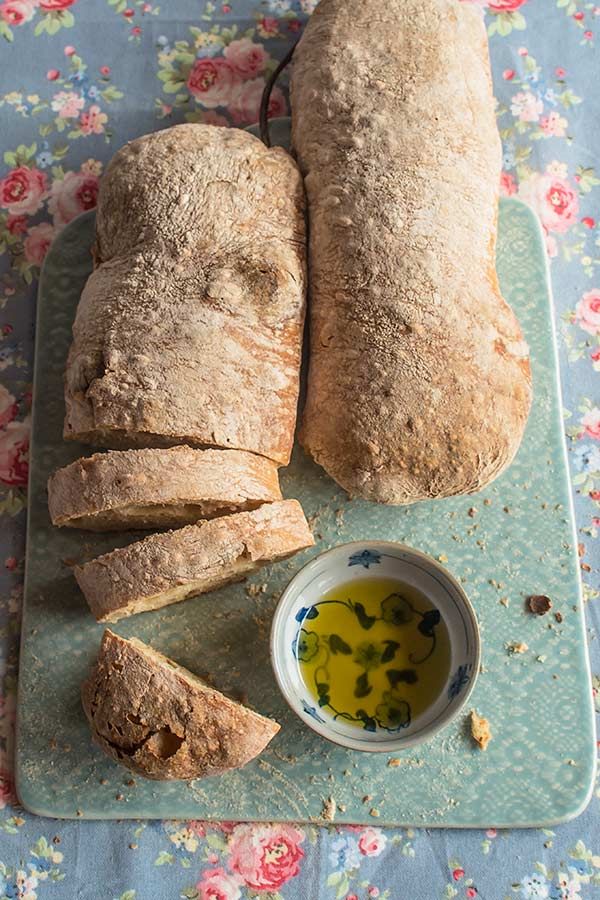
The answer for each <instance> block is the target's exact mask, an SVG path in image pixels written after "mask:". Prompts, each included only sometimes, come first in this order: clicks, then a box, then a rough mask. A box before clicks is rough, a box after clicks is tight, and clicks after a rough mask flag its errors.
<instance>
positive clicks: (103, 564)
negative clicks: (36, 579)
mask: <svg viewBox="0 0 600 900" xmlns="http://www.w3.org/2000/svg"><path fill="white" fill-rule="evenodd" d="M313 544H314V539H313V537H312V535H311V533H310V529H309V527H308V523H307V521H306V518H305V516H304V513H303V511H302V507H301V506H300V504H299V503H298V501H297V500H281V501H276V502H275V503H270V504H265V505H264V506H261V507H259V508H258V509H256V510H252V511H250V512H243V513H235V514H233V515H230V516H225V517H223V518H219V519H210V520H209V521H203V522H199V523H198V524H196V525H188V526H186V527H185V528H180V529H178V530H176V531H168V532H165V533H163V534H153V535H150V537H147V538H145V539H144V540H142V541H138V542H136V543H134V544H129V546H127V547H123V548H120V549H117V550H113V551H112V552H111V553H107V554H105V555H104V556H99V557H98V558H97V559H93V560H91V561H90V562H87V563H85V564H84V565H82V566H76V567H75V569H74V573H75V577H76V579H77V582H78V584H79V586H80V588H81V590H82V591H83V594H84V595H85V598H86V600H87V602H88V604H89V607H90V609H91V611H92V613H93V614H94V616H95V617H96V619H97V621H99V622H116V621H117V620H118V619H121V618H123V617H125V616H130V615H133V614H134V613H138V612H144V611H147V610H152V609H160V608H161V607H163V606H168V605H170V604H172V603H178V602H180V601H182V600H187V599H188V598H189V597H193V596H196V595H197V594H203V593H206V592H207V591H212V590H215V589H216V588H219V587H222V586H224V585H226V584H229V583H231V582H233V581H239V580H241V579H243V578H245V577H246V576H247V575H249V574H251V573H252V572H254V571H256V570H257V569H259V568H261V567H262V566H265V565H267V564H269V563H271V562H275V561H276V560H279V559H284V558H285V557H287V556H291V555H292V554H294V553H296V552H298V551H299V550H304V549H306V548H307V547H312V546H313Z"/></svg>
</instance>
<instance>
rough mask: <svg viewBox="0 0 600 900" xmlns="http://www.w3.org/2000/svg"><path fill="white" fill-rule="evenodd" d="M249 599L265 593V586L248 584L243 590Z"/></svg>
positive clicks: (264, 584)
mask: <svg viewBox="0 0 600 900" xmlns="http://www.w3.org/2000/svg"><path fill="white" fill-rule="evenodd" d="M244 590H245V591H246V593H247V594H248V596H249V597H258V595H259V594H266V593H267V584H266V582H265V583H263V584H248V585H246V587H245V588H244Z"/></svg>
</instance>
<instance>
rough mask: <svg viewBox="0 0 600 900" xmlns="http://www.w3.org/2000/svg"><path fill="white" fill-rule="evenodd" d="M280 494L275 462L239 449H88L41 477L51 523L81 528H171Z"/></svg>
mask: <svg viewBox="0 0 600 900" xmlns="http://www.w3.org/2000/svg"><path fill="white" fill-rule="evenodd" d="M280 499H281V491H280V489H279V479H278V477H277V465H276V463H274V462H272V461H271V460H268V459H264V458H262V457H259V456H255V455H254V454H253V453H246V452H244V451H242V450H194V449H192V448H191V447H186V446H182V447H172V448H170V449H165V450H115V451H109V452H108V453H94V455H93V456H90V457H83V458H82V459H78V460H77V461H76V462H73V463H71V465H69V466H65V468H64V469H59V470H58V471H57V472H55V473H54V474H53V475H52V476H51V477H50V479H49V481H48V507H49V510H50V518H51V519H52V524H53V525H58V526H68V527H69V528H85V529H87V530H88V531H124V530H127V529H128V528H176V527H178V526H180V525H189V524H191V523H193V522H197V521H198V519H207V518H212V517H213V516H217V515H223V514H226V513H231V512H241V511H243V510H247V509H255V508H256V507H257V506H260V505H261V503H265V502H271V501H273V500H280Z"/></svg>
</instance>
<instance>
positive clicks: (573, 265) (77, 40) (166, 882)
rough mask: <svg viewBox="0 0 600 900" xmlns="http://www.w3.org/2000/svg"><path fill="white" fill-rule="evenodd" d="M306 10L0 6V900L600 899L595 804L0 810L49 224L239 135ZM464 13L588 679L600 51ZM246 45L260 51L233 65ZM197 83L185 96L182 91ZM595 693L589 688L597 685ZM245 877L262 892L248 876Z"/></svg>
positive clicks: (533, 9)
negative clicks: (540, 335) (518, 225)
mask: <svg viewBox="0 0 600 900" xmlns="http://www.w3.org/2000/svg"><path fill="white" fill-rule="evenodd" d="M385 2H386V0H381V3H385ZM314 5H315V3H314V2H312V0H302V2H298V0H265V2H262V3H261V2H260V0H231V3H229V4H215V3H210V2H205V0H169V2H165V3H164V4H161V6H160V7H159V6H157V5H155V4H154V3H143V2H141V0H134V2H132V4H131V6H130V7H128V6H127V5H126V2H125V0H108V2H107V0H2V2H0V23H1V24H0V64H1V65H0V73H1V75H0V79H1V80H0V145H1V146H0V151H1V152H2V153H3V154H4V158H3V161H2V162H0V304H1V306H2V312H1V323H2V325H1V329H0V485H1V493H0V515H1V519H0V522H1V536H0V560H2V562H3V566H2V571H1V572H0V582H1V593H0V664H1V674H2V689H1V692H0V751H1V752H0V805H1V806H2V812H1V813H0V829H1V830H0V897H2V898H4V897H10V898H15V897H18V898H23V900H35V898H36V897H43V898H46V897H47V898H48V900H66V898H69V900H72V898H75V897H78V898H90V900H92V898H94V900H95V898H120V900H134V898H135V900H146V898H148V900H163V898H176V897H181V896H183V897H188V898H196V897H200V898H209V897H210V898H213V900H214V898H216V900H238V898H240V897H252V896H262V897H267V898H271V900H274V898H277V897H284V898H286V900H298V898H310V900H312V898H317V897H323V898H330V897H331V898H335V897H337V898H339V900H341V898H349V900H356V898H360V900H362V898H367V897H378V896H379V897H383V898H393V900H409V898H410V900H434V898H442V897H445V898H450V897H454V896H458V897H467V898H473V897H476V896H479V897H481V898H488V900H503V898H511V897H523V898H530V897H541V898H553V900H558V898H561V900H579V898H588V897H589V898H592V897H595V896H600V817H599V800H598V796H600V793H599V792H597V793H596V795H595V796H594V799H593V800H592V803H591V806H590V808H589V809H588V811H587V812H586V813H584V814H583V815H582V816H581V817H580V818H579V819H577V820H576V821H574V822H572V823H570V824H568V825H565V826H562V827H560V828H556V829H555V833H554V832H551V831H541V830H533V831H528V832H514V833H506V832H503V833H496V832H494V831H490V832H479V831H477V832H462V833H461V832H443V831H438V832H429V831H423V830H421V831H411V830H406V829H402V830H397V831H387V832H382V831H380V830H379V829H377V828H373V829H367V830H365V829H358V830H351V829H345V830H343V829H337V828H335V827H332V828H330V829H329V830H327V829H317V828H312V827H310V828H303V829H301V830H294V829H292V830H291V831H288V832H286V831H285V829H284V830H283V831H282V830H281V829H278V828H277V826H274V827H273V828H272V829H269V828H265V827H263V826H260V827H256V828H255V829H254V831H253V832H249V831H248V830H247V826H244V829H246V830H240V829H237V830H236V829H232V828H231V827H225V828H219V827H216V826H213V827H204V826H203V825H202V824H201V823H191V824H190V823H164V822H151V823H146V824H141V825H140V824H138V823H135V822H109V823H90V822H58V821H52V820H44V819H38V818H36V817H33V816H30V815H28V814H27V813H24V812H23V811H22V810H20V809H19V808H18V807H17V806H15V805H13V804H14V798H13V796H12V771H11V767H12V757H11V753H12V728H13V721H14V706H15V687H16V675H17V645H18V636H19V602H20V592H21V585H22V579H23V555H24V540H25V524H26V522H25V518H26V516H25V508H24V507H25V502H26V476H27V435H28V429H29V419H28V410H29V391H30V383H31V368H32V352H33V337H34V335H33V322H34V312H35V290H36V277H37V275H38V272H39V264H40V262H41V260H42V258H43V253H44V250H45V248H46V246H47V243H48V241H49V240H50V239H51V238H52V237H53V236H54V234H55V233H56V232H57V230H58V229H60V227H62V225H64V224H65V223H66V222H67V221H69V220H70V219H71V218H73V217H74V216H75V215H76V214H77V213H78V212H80V211H82V210H83V209H86V208H90V207H91V206H93V205H94V203H95V195H96V190H97V181H98V177H99V175H100V172H101V164H103V163H106V161H107V160H108V159H109V158H110V156H111V155H112V154H113V152H114V151H115V150H116V149H117V148H118V147H119V146H120V145H121V144H123V143H124V142H125V141H126V140H129V139H130V138H134V137H136V136H138V135H140V134H143V133H145V132H147V131H151V130H154V129H157V128H161V127H165V126H167V125H169V124H172V123H174V122H179V121H184V120H185V119H186V118H187V119H190V118H191V119H196V120H199V121H202V120H204V121H215V122H221V123H223V124H225V123H227V124H236V125H245V124H248V123H249V122H251V121H253V120H254V118H255V110H256V98H257V97H258V95H259V91H260V88H261V86H262V81H263V80H264V77H265V74H266V73H267V72H268V71H269V68H272V67H273V66H274V65H275V63H276V61H277V59H279V58H281V56H282V55H283V54H284V52H285V49H286V48H287V46H289V43H290V42H291V41H292V40H293V39H295V37H296V36H297V33H298V31H299V29H300V28H301V27H302V24H303V23H304V21H305V19H306V16H307V15H309V14H310V12H311V11H312V8H313V7H314ZM479 5H480V6H482V7H487V9H486V20H487V23H488V29H489V32H490V49H491V56H492V62H493V70H494V81H495V90H496V96H497V98H498V123H499V128H500V130H501V135H502V138H503V142H504V149H505V158H504V174H503V182H502V184H503V190H504V192H505V193H513V194H514V193H518V195H519V196H521V197H523V199H525V200H527V201H528V202H529V203H531V204H532V205H533V206H534V208H535V209H536V210H537V212H538V214H539V215H540V218H541V221H542V224H543V225H544V227H545V230H546V233H547V240H548V252H549V254H550V257H551V270H552V278H553V285H554V295H555V315H556V323H557V330H558V333H559V343H560V362H561V367H562V383H563V391H564V404H565V429H566V433H567V436H568V446H569V451H570V458H571V464H572V476H573V483H574V491H575V504H576V511H577V522H578V528H579V539H580V547H579V549H580V556H581V562H582V569H583V573H582V574H583V578H584V583H585V591H586V596H587V598H588V600H589V606H588V615H589V626H590V628H589V635H590V647H591V652H592V669H593V671H594V672H597V671H598V670H599V669H600V658H599V655H598V651H597V640H596V629H597V627H598V622H599V612H598V603H599V600H598V564H599V561H600V553H599V547H598V541H597V535H598V526H599V525H600V518H599V517H600V409H599V407H600V392H599V387H598V379H597V374H596V373H597V372H598V370H599V369H600V274H599V270H598V265H599V264H600V229H599V228H598V224H597V221H598V219H600V178H599V177H598V171H597V170H598V164H599V163H598V157H599V155H600V92H599V91H598V84H599V83H600V65H599V61H598V60H599V56H598V52H597V50H596V48H595V39H596V32H598V31H600V6H595V5H594V4H593V3H590V2H584V0H496V2H492V0H489V2H480V3H479ZM236 27H237V29H238V30H237V32H235V33H234V32H232V28H236ZM192 29H196V30H195V31H192ZM244 34H245V35H246V40H247V41H248V42H252V44H255V45H260V47H263V48H264V52H260V51H259V52H256V51H255V50H252V48H250V47H249V46H248V44H242V45H241V46H240V45H239V44H236V43H235V42H237V41H239V40H240V39H242V38H243V37H244ZM232 41H233V42H234V46H233V49H232V50H231V49H228V48H230V47H231V44H232ZM215 60H218V61H219V62H217V63H216V64H215ZM198 61H202V65H201V66H198ZM224 63H226V64H224ZM211 66H212V67H211ZM194 67H195V68H194ZM190 71H195V72H196V73H197V76H198V77H197V78H196V79H194V78H190ZM284 81H285V79H284ZM199 85H200V87H199ZM61 95H66V96H61ZM273 103H274V112H276V113H285V112H286V101H285V97H284V96H283V95H282V94H281V95H280V94H276V95H275V96H274V100H273ZM15 173H16V174H15ZM594 685H595V686H596V687H597V686H599V685H600V681H598V680H597V679H596V678H595V679H594ZM554 714H555V715H556V714H558V715H560V711H554ZM552 739H553V738H552V729H551V726H550V725H549V728H548V741H552ZM240 847H241V848H242V849H240ZM242 850H244V853H242ZM244 854H245V855H244ZM236 860H237V861H236ZM240 860H241V862H240ZM253 864H254V865H255V866H256V867H258V868H257V871H258V875H256V873H255V875H254V876H252V875H251V874H249V873H250V870H251V867H252V865H253ZM269 866H270V867H271V868H269ZM215 873H216V874H215Z"/></svg>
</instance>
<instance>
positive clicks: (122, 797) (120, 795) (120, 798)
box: [115, 794, 125, 800]
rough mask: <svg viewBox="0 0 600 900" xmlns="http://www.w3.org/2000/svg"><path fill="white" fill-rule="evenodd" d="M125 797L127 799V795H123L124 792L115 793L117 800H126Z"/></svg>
mask: <svg viewBox="0 0 600 900" xmlns="http://www.w3.org/2000/svg"><path fill="white" fill-rule="evenodd" d="M124 799H125V797H124V796H123V794H115V800H124Z"/></svg>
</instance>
